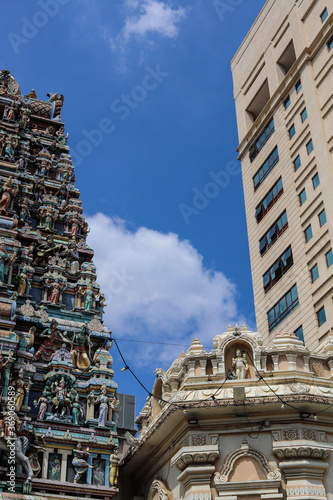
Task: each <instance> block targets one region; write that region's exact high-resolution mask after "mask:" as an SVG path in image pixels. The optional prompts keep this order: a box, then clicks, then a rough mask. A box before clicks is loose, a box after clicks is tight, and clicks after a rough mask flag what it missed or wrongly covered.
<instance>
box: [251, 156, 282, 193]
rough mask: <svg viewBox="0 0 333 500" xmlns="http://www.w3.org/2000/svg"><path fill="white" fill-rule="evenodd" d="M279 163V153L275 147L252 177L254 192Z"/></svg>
mask: <svg viewBox="0 0 333 500" xmlns="http://www.w3.org/2000/svg"><path fill="white" fill-rule="evenodd" d="M278 161H279V152H278V148H277V146H276V147H275V148H274V149H273V151H272V152H271V154H270V155H269V157H268V158H267V160H266V161H265V163H264V164H263V165H262V166H261V167H260V169H259V170H258V172H257V173H256V175H255V176H254V177H253V184H254V190H256V189H257V188H258V187H259V186H260V184H261V183H262V182H263V181H264V180H265V179H266V177H267V175H268V174H269V173H270V172H271V170H273V168H274V167H275V165H276V164H277V162H278Z"/></svg>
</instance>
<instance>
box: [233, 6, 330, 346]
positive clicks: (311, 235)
mask: <svg viewBox="0 0 333 500" xmlns="http://www.w3.org/2000/svg"><path fill="white" fill-rule="evenodd" d="M232 72H233V80H234V97H235V103H236V113H237V122H238V133H239V148H238V151H239V158H240V160H241V162H242V173H243V184H244V196H245V206H246V216H247V227H248V236H249V246H250V258H251V268H252V279H253V288H254V299H255V309H256V317H257V328H258V331H260V333H261V334H262V335H263V338H264V341H265V343H268V344H270V343H271V342H272V340H273V337H274V336H275V335H276V333H277V332H278V331H288V332H295V333H296V335H297V336H298V337H299V338H300V339H303V338H304V341H305V344H306V346H307V347H308V348H309V349H310V350H314V349H317V348H318V346H319V345H320V344H321V343H322V342H323V341H324V340H325V338H326V337H327V335H328V333H329V331H330V329H331V328H332V327H333V307H332V306H333V304H332V297H333V255H332V243H333V196H332V193H333V159H332V150H333V95H332V93H333V92H332V91H333V3H332V2H331V1H329V0H268V1H267V2H266V4H265V6H264V7H263V9H262V11H261V12H260V14H259V16H258V18H257V19H256V21H255V23H254V24H253V26H252V28H251V30H250V31H249V33H248V35H247V36H246V38H245V39H244V41H243V43H242V45H241V46H240V48H239V50H238V51H237V53H236V55H235V56H234V58H233V60H232Z"/></svg>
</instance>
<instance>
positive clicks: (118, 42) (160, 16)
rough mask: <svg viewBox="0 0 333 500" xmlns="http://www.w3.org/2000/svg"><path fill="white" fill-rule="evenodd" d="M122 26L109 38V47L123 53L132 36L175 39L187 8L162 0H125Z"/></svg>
mask: <svg viewBox="0 0 333 500" xmlns="http://www.w3.org/2000/svg"><path fill="white" fill-rule="evenodd" d="M124 6H125V10H126V18H125V21H124V26H123V28H122V30H121V31H120V33H119V34H118V35H117V36H116V37H111V38H110V40H109V41H110V47H111V49H112V50H113V51H114V52H115V51H118V50H119V51H120V53H123V52H124V50H125V46H126V44H127V42H128V41H129V40H130V39H131V38H132V37H136V38H144V39H145V40H146V41H147V40H148V41H149V42H151V41H152V40H151V39H150V40H149V36H151V35H159V36H162V37H164V38H171V39H175V38H176V37H177V36H178V33H179V23H180V22H181V21H182V19H184V18H185V17H186V13H187V10H188V9H187V8H184V7H178V8H173V7H172V6H171V5H170V4H169V2H167V1H163V0H126V1H125V4H124Z"/></svg>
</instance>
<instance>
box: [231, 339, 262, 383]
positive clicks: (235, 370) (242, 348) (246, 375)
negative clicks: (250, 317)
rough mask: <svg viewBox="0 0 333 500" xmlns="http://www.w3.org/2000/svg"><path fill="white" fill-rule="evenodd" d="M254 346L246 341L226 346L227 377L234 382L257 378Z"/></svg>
mask: <svg viewBox="0 0 333 500" xmlns="http://www.w3.org/2000/svg"><path fill="white" fill-rule="evenodd" d="M253 359H254V356H253V350H252V346H251V345H249V344H248V343H247V342H245V341H241V340H240V341H234V342H230V343H229V344H227V345H226V346H225V350H224V361H225V372H226V377H228V378H229V379H231V380H233V379H235V380H244V379H251V378H255V376H256V374H255V368H254V366H253V362H252V360H253Z"/></svg>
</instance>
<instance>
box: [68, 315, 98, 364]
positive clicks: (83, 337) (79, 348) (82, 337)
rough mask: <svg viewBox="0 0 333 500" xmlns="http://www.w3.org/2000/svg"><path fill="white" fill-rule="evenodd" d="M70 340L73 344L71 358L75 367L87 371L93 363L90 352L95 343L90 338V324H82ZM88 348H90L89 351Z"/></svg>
mask: <svg viewBox="0 0 333 500" xmlns="http://www.w3.org/2000/svg"><path fill="white" fill-rule="evenodd" d="M70 342H71V344H72V350H71V358H72V363H73V368H76V369H77V370H82V371H86V370H87V369H88V368H89V366H90V365H91V361H90V353H91V348H92V346H93V343H92V341H91V340H90V334H89V330H88V325H87V324H86V323H84V325H83V326H81V328H80V329H79V331H78V332H75V333H74V334H73V336H72V338H71V339H70ZM86 348H88V353H87V351H86Z"/></svg>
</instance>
